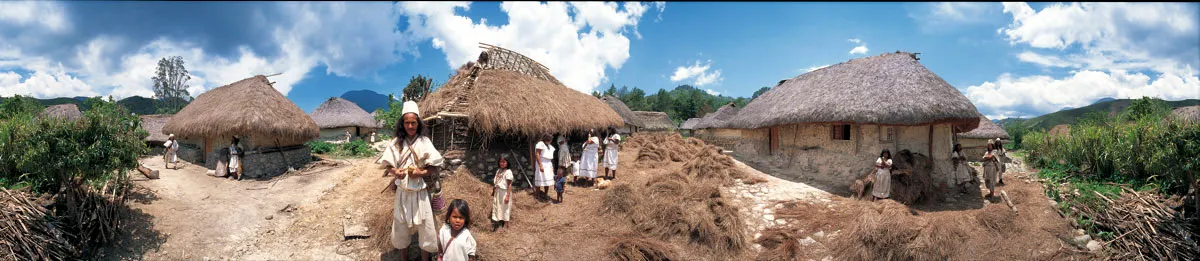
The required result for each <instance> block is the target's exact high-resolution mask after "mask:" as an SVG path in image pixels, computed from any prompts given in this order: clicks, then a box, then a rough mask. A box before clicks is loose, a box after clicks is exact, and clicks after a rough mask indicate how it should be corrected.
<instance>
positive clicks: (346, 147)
mask: <svg viewBox="0 0 1200 261" xmlns="http://www.w3.org/2000/svg"><path fill="white" fill-rule="evenodd" d="M335 155H339V156H348V157H367V156H374V155H375V149H374V148H371V145H370V144H367V142H366V141H363V140H361V139H356V140H354V141H351V142H347V143H342V144H341V146H338V150H337V152H336V153H335Z"/></svg>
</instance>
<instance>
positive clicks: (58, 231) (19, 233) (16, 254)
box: [0, 187, 77, 260]
mask: <svg viewBox="0 0 1200 261" xmlns="http://www.w3.org/2000/svg"><path fill="white" fill-rule="evenodd" d="M45 202H46V200H45V199H38V198H33V197H32V196H31V195H30V194H28V193H27V192H24V191H11V190H7V189H4V188H3V187H0V208H2V211H0V260H68V259H71V258H74V257H75V255H76V254H77V252H76V249H75V246H74V245H73V244H71V243H70V242H69V241H68V239H67V238H68V237H69V235H68V234H67V233H66V232H65V231H63V230H62V229H63V227H65V226H66V225H65V224H63V223H62V222H61V221H59V220H57V219H56V218H53V217H52V216H51V215H50V214H49V210H47V209H46V208H45V207H43V205H44V203H45Z"/></svg>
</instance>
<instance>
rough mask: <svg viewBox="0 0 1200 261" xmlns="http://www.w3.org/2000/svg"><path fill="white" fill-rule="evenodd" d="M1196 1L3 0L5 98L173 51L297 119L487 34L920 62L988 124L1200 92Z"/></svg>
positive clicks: (741, 68) (648, 85) (737, 80)
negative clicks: (278, 101)
mask: <svg viewBox="0 0 1200 261" xmlns="http://www.w3.org/2000/svg"><path fill="white" fill-rule="evenodd" d="M1198 17H1200V4H1197V3H786V2H774V3H729V2H726V3H723V2H703V3H697V2H671V3H664V2H622V3H615V2H570V3H567V2H546V3H538V2H503V3H501V2H480V3H469V2H142V1H122V2H93V1H86V2H52V1H0V96H12V95H18V94H19V95H30V96H34V97H38V98H53V97H75V96H113V97H114V98H116V99H121V98H124V97H129V96H134V95H140V96H144V97H151V96H153V91H152V86H153V83H152V81H151V77H153V76H154V70H155V65H156V63H157V61H158V60H159V59H161V58H163V57H167V56H181V57H183V59H184V61H185V63H186V64H185V66H186V68H187V69H188V71H189V72H190V73H191V75H192V79H191V80H190V81H188V84H189V88H188V90H189V92H190V93H191V94H192V95H193V96H198V95H199V94H200V93H203V92H204V91H206V90H210V89H213V88H216V87H220V86H222V85H225V84H229V83H232V82H235V81H238V80H241V79H244V78H247V77H250V76H253V75H256V74H262V75H272V74H278V73H281V74H280V75H278V76H272V77H271V80H272V81H275V82H276V84H275V85H274V86H275V88H276V89H277V90H279V91H280V92H281V93H283V94H285V95H286V96H287V97H288V98H289V99H291V100H292V101H293V102H295V103H296V105H298V106H299V107H300V108H301V109H303V110H304V111H306V112H311V111H312V110H313V109H315V108H316V107H317V106H318V105H320V103H321V102H323V101H324V100H326V99H327V98H329V97H334V96H340V95H341V94H342V93H344V92H346V91H351V90H373V91H376V92H379V93H383V94H388V93H395V94H397V95H398V94H399V93H400V89H401V88H403V86H404V85H406V84H407V83H408V80H409V79H410V78H411V77H413V76H415V75H417V74H421V75H425V76H432V77H433V79H434V80H435V82H437V83H441V82H445V81H446V80H447V79H448V78H449V77H450V75H451V73H452V72H453V70H452V68H457V67H458V66H461V65H462V64H464V63H466V62H467V61H470V60H473V59H474V58H476V57H477V56H478V54H479V52H480V49H479V47H478V43H480V42H483V43H489V44H494V45H498V46H501V47H505V48H508V49H511V50H514V51H517V52H520V53H522V54H524V55H526V56H529V57H530V58H533V59H535V60H537V61H539V62H540V63H542V64H544V65H546V66H547V67H548V68H550V71H551V73H552V74H553V75H554V76H555V77H556V78H558V79H559V80H560V81H561V82H563V83H564V84H565V85H567V86H568V87H570V88H573V89H576V90H579V91H582V92H588V93H590V92H591V91H593V90H604V89H607V88H608V87H609V86H610V85H615V86H617V87H621V86H628V87H630V88H634V87H637V88H641V89H643V90H645V91H646V92H647V93H654V92H656V91H658V90H659V89H668V90H669V89H671V88H674V87H675V86H678V85H682V84H689V85H692V86H696V87H698V88H701V89H704V90H706V91H708V92H709V93H713V94H720V95H725V96H733V97H749V96H750V95H751V94H752V93H753V92H754V91H755V90H757V89H759V88H761V87H764V86H773V85H774V84H775V83H777V82H779V80H782V79H788V78H792V77H796V76H798V75H800V74H803V73H806V72H808V71H811V70H814V69H816V68H820V67H823V66H829V65H832V64H837V63H841V62H845V61H848V60H850V59H854V58H861V57H867V56H873V55H879V54H882V53H887V52H895V51H907V52H917V53H920V55H919V57H920V58H921V60H920V62H921V64H923V65H924V66H925V67H927V68H929V69H930V70H931V71H933V72H934V73H935V74H937V75H939V76H940V77H942V78H943V79H945V80H946V82H948V83H950V84H951V85H952V86H954V87H955V88H957V89H958V90H959V91H960V92H961V93H962V94H963V95H965V96H966V97H967V98H969V99H970V100H971V101H972V102H973V103H974V104H975V106H976V107H977V108H978V109H979V111H980V112H981V113H982V114H984V115H985V116H987V117H989V118H991V119H1003V118H1010V117H1025V118H1029V117H1033V116H1037V115H1042V114H1046V113H1050V112H1054V111H1058V110H1061V109H1064V108H1075V107H1082V106H1086V105H1088V104H1091V103H1093V102H1095V101H1096V100H1099V99H1102V98H1137V97H1142V96H1151V97H1158V98H1162V99H1167V100H1180V99H1198V98H1200V78H1198V75H1200V18H1198Z"/></svg>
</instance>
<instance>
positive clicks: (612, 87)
mask: <svg viewBox="0 0 1200 261" xmlns="http://www.w3.org/2000/svg"><path fill="white" fill-rule="evenodd" d="M615 94H617V85H615V84H609V85H608V90H605V91H604V95H606V96H612V95H615Z"/></svg>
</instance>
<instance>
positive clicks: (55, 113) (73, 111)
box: [38, 103, 83, 121]
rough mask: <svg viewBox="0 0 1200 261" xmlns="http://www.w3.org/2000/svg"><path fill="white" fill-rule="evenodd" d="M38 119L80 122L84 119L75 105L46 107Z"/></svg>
mask: <svg viewBox="0 0 1200 261" xmlns="http://www.w3.org/2000/svg"><path fill="white" fill-rule="evenodd" d="M38 117H50V118H55V119H66V120H71V121H75V120H79V119H80V118H83V113H82V112H80V111H79V106H76V105H75V104H73V103H66V104H58V105H52V106H50V107H46V109H43V110H42V113H40V114H38Z"/></svg>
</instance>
